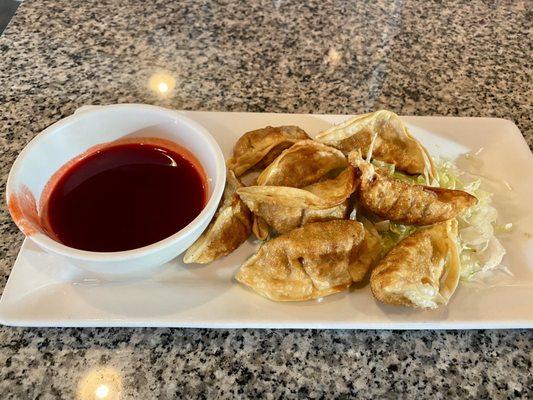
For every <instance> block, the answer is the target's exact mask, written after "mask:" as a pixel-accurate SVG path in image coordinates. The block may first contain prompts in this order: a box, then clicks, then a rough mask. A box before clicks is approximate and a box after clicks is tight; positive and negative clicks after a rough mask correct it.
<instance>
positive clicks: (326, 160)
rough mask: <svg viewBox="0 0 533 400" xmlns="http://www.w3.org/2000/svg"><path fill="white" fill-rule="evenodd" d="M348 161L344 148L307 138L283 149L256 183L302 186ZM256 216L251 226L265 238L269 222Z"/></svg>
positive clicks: (259, 237)
mask: <svg viewBox="0 0 533 400" xmlns="http://www.w3.org/2000/svg"><path fill="white" fill-rule="evenodd" d="M347 165H348V160H347V159H346V157H345V156H344V154H342V152H341V151H339V150H337V149H334V148H332V147H329V146H326V145H323V144H321V143H318V142H315V141H313V140H304V141H300V142H298V143H296V144H295V145H293V146H292V147H290V148H289V149H287V150H285V151H283V153H281V154H280V155H279V157H277V158H276V159H275V160H274V161H273V162H272V163H271V164H270V165H269V166H268V167H267V168H266V169H265V170H264V171H263V172H262V173H261V174H260V175H259V177H258V178H257V185H259V186H266V185H269V186H286V187H293V188H303V187H305V186H309V185H312V184H314V183H317V182H319V181H320V180H322V179H326V178H327V176H328V175H330V174H332V173H334V172H338V170H340V169H342V168H345V167H346V166H347ZM293 211H294V210H293ZM339 212H341V211H340V210H339V209H337V210H335V211H334V213H335V214H336V215H338V214H339ZM269 213H270V212H269ZM292 218H293V217H291V218H290V219H292ZM318 219H319V218H318ZM318 219H317V220H318ZM253 220H254V221H253V229H252V230H253V232H254V234H255V236H256V237H257V238H258V239H260V240H266V239H267V238H268V235H269V224H268V223H267V222H266V221H265V220H264V219H263V218H262V217H261V216H259V215H257V213H256V215H254V217H253ZM297 226H299V224H298V225H297Z"/></svg>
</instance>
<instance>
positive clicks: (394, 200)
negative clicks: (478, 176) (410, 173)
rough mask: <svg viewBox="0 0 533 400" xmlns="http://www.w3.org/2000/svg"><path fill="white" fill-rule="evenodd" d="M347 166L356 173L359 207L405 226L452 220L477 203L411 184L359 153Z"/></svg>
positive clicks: (466, 195)
mask: <svg viewBox="0 0 533 400" xmlns="http://www.w3.org/2000/svg"><path fill="white" fill-rule="evenodd" d="M349 160H350V163H351V164H352V165H353V166H354V167H355V168H356V169H358V171H359V181H360V185H359V190H358V192H357V194H358V199H359V205H360V206H363V207H364V208H365V209H367V210H369V211H371V212H373V213H374V214H376V215H379V216H380V217H382V218H385V219H389V220H391V221H394V222H398V223H402V224H406V225H419V226H422V225H431V224H434V223H437V222H443V221H446V220H449V219H452V218H455V217H456V216H457V215H459V214H460V213H461V212H463V211H464V210H466V209H467V208H468V207H471V206H473V205H475V204H476V203H477V199H476V198H475V197H474V196H472V195H471V194H469V193H466V192H463V191H461V190H450V189H442V188H434V187H430V186H422V185H413V184H409V183H407V182H403V181H400V180H398V179H395V178H393V177H391V176H388V175H387V174H386V173H384V172H382V171H380V170H378V169H376V168H374V166H373V165H372V164H370V163H368V162H366V161H364V160H363V159H362V158H361V156H360V154H359V153H358V152H353V153H350V156H349Z"/></svg>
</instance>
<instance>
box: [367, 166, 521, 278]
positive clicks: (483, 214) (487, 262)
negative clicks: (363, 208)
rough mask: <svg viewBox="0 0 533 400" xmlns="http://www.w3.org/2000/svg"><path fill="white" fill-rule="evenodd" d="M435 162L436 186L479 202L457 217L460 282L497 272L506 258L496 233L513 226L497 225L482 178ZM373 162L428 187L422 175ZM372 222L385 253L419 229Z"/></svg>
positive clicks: (400, 178)
mask: <svg viewBox="0 0 533 400" xmlns="http://www.w3.org/2000/svg"><path fill="white" fill-rule="evenodd" d="M433 161H434V162H435V166H436V173H437V176H436V177H435V178H436V179H435V181H434V182H433V185H435V186H439V187H442V188H446V189H458V190H464V191H466V192H468V193H470V194H472V195H473V196H475V197H476V198H477V199H478V203H477V204H476V205H475V206H472V207H470V208H469V209H467V210H466V211H465V212H464V213H462V214H461V215H459V216H458V217H457V221H458V225H459V226H458V228H459V232H458V233H459V234H458V247H459V250H460V255H459V256H460V261H461V273H460V275H461V279H462V280H464V281H469V280H474V279H476V275H478V274H479V273H482V272H483V273H485V272H488V271H491V270H494V269H495V268H497V267H498V266H499V265H500V263H501V261H502V258H503V256H504V255H505V248H504V247H503V246H502V244H501V243H500V241H499V240H498V239H497V238H496V237H495V233H496V232H508V231H509V230H510V229H512V224H509V223H508V224H504V225H499V226H497V225H496V221H497V219H498V212H497V210H496V209H495V208H494V207H493V206H492V200H491V197H492V194H491V193H489V192H487V191H485V190H483V189H481V186H482V182H481V180H480V179H468V176H467V175H466V174H465V173H464V172H463V171H461V170H460V169H458V168H457V167H456V166H455V165H454V164H453V163H452V162H451V161H447V160H433ZM372 163H373V164H374V165H375V166H376V167H378V168H380V169H382V170H385V171H387V172H388V173H389V175H391V176H393V177H394V178H396V179H399V180H402V181H404V182H408V183H411V184H422V185H424V184H426V179H425V178H424V176H422V175H418V176H410V175H406V174H404V173H402V172H399V171H396V170H395V168H394V165H392V164H387V163H384V162H382V161H378V160H372ZM373 222H374V224H375V227H376V229H377V230H378V231H379V233H380V235H381V245H382V248H383V252H387V251H388V250H390V248H392V247H393V246H394V245H395V244H396V243H398V242H399V241H401V240H402V239H404V238H405V237H407V236H409V235H410V234H412V233H413V232H415V231H416V230H417V227H413V226H406V225H401V224H395V223H392V222H390V221H382V220H377V221H376V220H374V221H373Z"/></svg>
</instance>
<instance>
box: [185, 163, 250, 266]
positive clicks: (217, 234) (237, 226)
mask: <svg viewBox="0 0 533 400" xmlns="http://www.w3.org/2000/svg"><path fill="white" fill-rule="evenodd" d="M241 186H242V185H241V183H240V182H239V181H238V179H237V178H236V177H235V174H234V173H233V172H232V171H231V170H230V171H228V172H227V179H226V187H225V189H224V195H223V197H222V201H221V203H220V205H219V208H218V210H217V212H216V214H215V216H214V217H213V220H212V221H211V223H210V224H209V226H208V227H207V229H206V230H205V231H204V232H203V233H202V235H201V236H200V237H199V238H198V239H197V240H196V242H194V243H193V244H192V245H191V247H189V248H188V249H187V251H186V252H185V255H184V257H183V261H184V262H185V263H186V264H190V263H197V264H207V263H210V262H211V261H214V260H216V259H217V258H220V257H222V256H225V255H228V254H229V253H231V252H232V251H233V250H235V249H236V248H237V247H239V246H240V245H241V244H242V243H243V242H244V241H245V240H246V239H247V238H248V237H249V236H250V233H251V230H252V215H251V213H250V210H249V209H248V207H246V205H245V204H244V203H243V202H242V200H241V199H240V198H239V196H238V195H237V193H236V191H237V189H238V188H239V187H241Z"/></svg>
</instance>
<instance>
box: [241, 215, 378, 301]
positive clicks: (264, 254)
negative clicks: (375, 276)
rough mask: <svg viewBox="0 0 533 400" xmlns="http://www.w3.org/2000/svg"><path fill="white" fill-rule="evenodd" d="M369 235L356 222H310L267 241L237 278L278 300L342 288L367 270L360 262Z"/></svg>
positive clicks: (336, 290) (331, 292)
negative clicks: (365, 238)
mask: <svg viewBox="0 0 533 400" xmlns="http://www.w3.org/2000/svg"><path fill="white" fill-rule="evenodd" d="M364 236H365V231H364V228H363V225H362V224H361V223H359V222H357V221H352V220H335V221H328V222H315V223H310V224H307V225H304V226H303V227H301V228H297V229H294V230H292V231H291V232H289V233H287V234H284V235H281V236H278V237H277V238H275V239H272V240H269V241H268V242H266V243H264V244H263V245H262V246H261V248H260V249H259V251H258V252H257V253H256V254H255V255H253V256H252V257H251V258H250V259H248V260H247V261H246V262H245V263H244V264H243V265H242V266H241V268H240V269H239V271H238V272H237V275H236V277H235V278H236V280H237V281H239V282H240V283H242V284H244V285H247V286H249V287H250V288H252V289H253V290H255V291H256V292H257V293H259V294H260V295H262V296H264V297H267V298H269V299H271V300H275V301H303V300H310V299H316V298H319V297H323V296H327V295H330V294H333V293H336V292H340V291H342V290H345V289H347V288H348V287H350V285H351V284H352V282H354V281H357V280H360V279H362V277H363V276H364V275H365V273H366V269H368V265H364V264H361V263H357V262H356V261H357V260H358V255H359V252H360V251H361V244H362V243H363V239H364ZM361 269H364V270H363V271H362V270H361Z"/></svg>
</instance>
